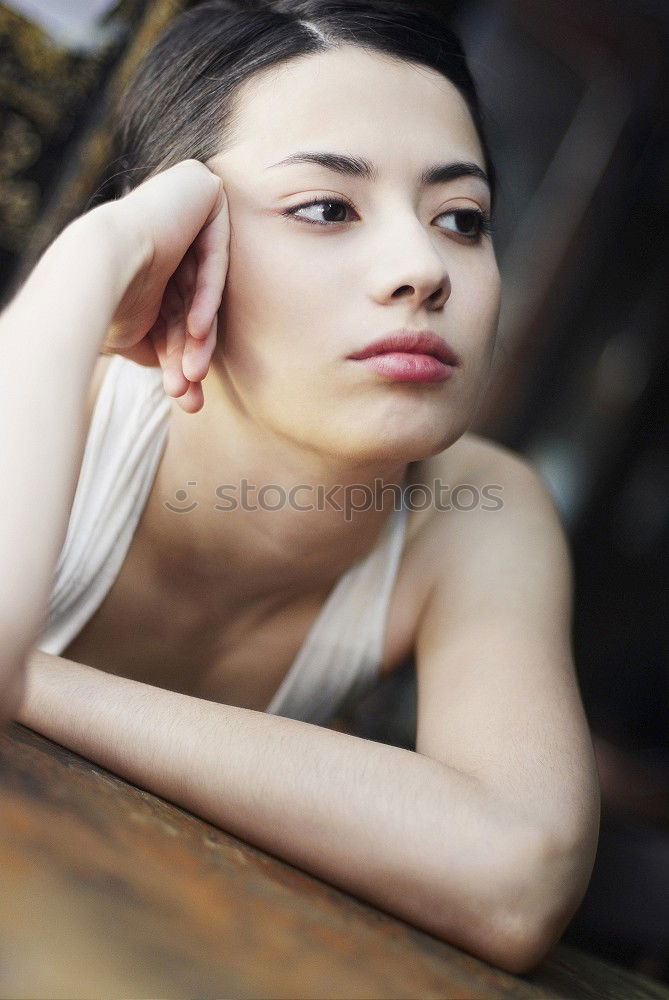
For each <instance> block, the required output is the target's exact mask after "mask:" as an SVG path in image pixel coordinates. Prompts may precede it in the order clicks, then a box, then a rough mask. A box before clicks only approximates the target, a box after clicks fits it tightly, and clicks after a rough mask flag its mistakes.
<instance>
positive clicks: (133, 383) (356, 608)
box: [36, 355, 407, 724]
mask: <svg viewBox="0 0 669 1000" xmlns="http://www.w3.org/2000/svg"><path fill="white" fill-rule="evenodd" d="M170 412H171V400H170V399H169V398H168V397H167V396H166V395H165V393H164V390H163V387H162V372H161V370H160V369H159V368H147V367H143V366H141V365H137V364H134V363H133V362H132V361H128V360H127V359H125V358H122V357H121V356H120V355H117V356H115V357H114V358H112V361H111V363H110V364H109V366H108V368H107V372H106V373H105V378H104V380H103V383H102V386H101V388H100V391H99V393H98V398H97V402H96V406H95V410H94V412H93V416H92V419H91V424H90V429H89V433H88V437H87V439H86V446H85V449H84V456H83V460H82V466H81V472H80V475H79V481H78V483H77V488H76V492H75V497H74V503H73V506H72V512H71V515H70V520H69V524H68V528H67V533H66V537H65V542H64V544H63V547H62V550H61V552H60V556H59V558H58V563H57V566H56V571H55V576H54V581H53V587H52V592H51V598H50V602H49V607H48V611H47V617H46V624H45V627H44V630H43V632H42V634H41V636H40V639H39V640H38V642H37V643H36V645H37V647H38V648H39V649H42V650H44V652H47V653H52V654H54V655H59V654H61V653H62V652H63V650H64V649H66V647H67V646H68V645H69V643H70V642H71V641H72V640H73V639H74V638H75V637H76V636H77V635H78V634H79V632H80V631H81V630H82V628H83V627H84V625H85V624H86V622H87V621H88V620H89V619H90V618H91V617H92V615H93V614H94V613H95V611H96V610H97V609H98V607H99V606H100V605H101V604H102V601H103V600H104V598H105V596H106V595H107V593H108V592H109V590H110V588H111V586H112V584H113V583H114V580H115V579H116V577H117V576H118V574H119V572H120V570H121V566H122V565H123V562H124V560H125V557H126V555H127V552H128V549H129V548H130V543H131V541H132V537H133V535H134V532H135V530H136V528H137V524H138V522H139V519H140V517H141V515H142V511H143V510H144V507H145V506H146V502H147V500H148V497H149V493H150V491H151V487H152V486H153V483H154V480H155V477H156V472H157V469H158V465H159V463H160V459H161V457H162V454H163V451H164V447H165V443H166V439H167V430H168V425H169V416H170ZM406 514H407V512H406V508H405V507H404V505H401V506H400V507H399V508H398V509H397V510H395V511H394V512H393V513H392V515H391V517H390V518H389V520H388V523H387V525H386V527H385V528H384V531H383V533H382V535H381V537H380V538H379V541H378V543H377V545H376V546H375V548H374V549H373V550H372V551H371V552H370V553H369V555H367V556H366V557H365V558H364V559H361V560H358V562H356V563H355V564H354V565H352V566H351V567H350V568H349V569H348V570H347V571H346V572H345V573H343V574H342V575H341V577H340V578H339V580H338V581H337V583H336V584H335V585H334V587H333V588H332V590H331V591H330V594H329V595H328V597H327V600H326V601H325V603H324V605H323V607H322V609H321V611H320V613H319V614H318V616H317V618H316V620H315V621H314V622H313V624H312V626H311V628H310V629H309V632H308V634H307V636H306V638H305V640H304V643H303V644H302V647H301V649H300V651H299V653H298V654H297V656H296V658H295V660H294V661H293V663H292V665H291V667H290V669H289V671H288V673H287V674H286V676H285V677H284V680H283V682H282V684H281V685H280V687H279V689H278V691H277V692H276V694H275V696H274V697H273V698H272V700H271V702H270V704H269V705H268V706H267V708H266V711H267V712H270V713H272V714H274V715H283V716H288V717H290V718H293V719H302V720H303V721H306V722H313V723H316V724H322V723H324V722H326V721H327V720H328V719H329V718H330V717H331V716H332V715H334V714H336V712H337V711H338V710H340V709H341V707H342V706H344V705H345V704H348V703H349V702H350V701H353V700H355V699H356V698H359V697H360V696H361V695H362V694H364V693H365V691H367V690H368V689H369V688H370V687H371V686H372V684H373V683H374V680H375V679H376V677H377V675H378V670H379V666H380V662H381V656H382V651H383V642H384V636H385V630H386V618H387V614H388V605H389V602H390V596H391V593H392V589H393V585H394V582H395V578H396V576H397V569H398V565H399V561H400V558H401V555H402V550H403V546H404V537H405V532H406Z"/></svg>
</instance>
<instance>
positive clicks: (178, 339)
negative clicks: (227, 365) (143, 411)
mask: <svg viewBox="0 0 669 1000" xmlns="http://www.w3.org/2000/svg"><path fill="white" fill-rule="evenodd" d="M160 313H161V316H162V318H163V320H164V324H165V351H164V360H163V386H164V389H165V392H166V393H167V394H168V395H169V396H177V397H178V396H183V394H184V393H185V392H186V391H187V389H188V381H189V380H188V379H187V378H186V376H185V375H184V373H183V368H182V362H183V349H184V344H185V341H186V326H185V315H184V305H183V300H182V298H181V295H180V294H179V291H178V288H177V285H176V282H175V281H173V280H172V279H170V281H169V282H168V283H167V287H166V288H165V292H164V295H163V300H162V303H161V306H160Z"/></svg>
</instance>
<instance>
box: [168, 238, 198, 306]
mask: <svg viewBox="0 0 669 1000" xmlns="http://www.w3.org/2000/svg"><path fill="white" fill-rule="evenodd" d="M173 280H174V281H175V283H176V286H177V289H178V291H179V294H180V295H181V300H182V302H183V304H184V311H185V313H186V314H188V312H189V311H190V307H191V306H192V304H193V296H194V295H195V284H196V281H197V259H196V257H195V251H194V250H193V248H192V247H189V249H188V250H187V251H186V253H185V254H184V257H183V259H182V261H181V263H180V264H179V266H178V268H177V269H176V271H175V272H174V275H173Z"/></svg>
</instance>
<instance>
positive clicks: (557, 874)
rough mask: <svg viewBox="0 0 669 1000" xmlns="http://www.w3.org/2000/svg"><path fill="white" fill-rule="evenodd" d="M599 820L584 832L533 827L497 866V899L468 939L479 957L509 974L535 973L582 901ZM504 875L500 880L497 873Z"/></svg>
mask: <svg viewBox="0 0 669 1000" xmlns="http://www.w3.org/2000/svg"><path fill="white" fill-rule="evenodd" d="M596 836H597V834H596V824H595V828H594V830H593V828H592V827H591V828H590V830H589V832H588V833H583V834H582V835H580V836H577V835H574V836H570V837H561V838H557V837H554V836H549V835H548V834H546V833H545V832H541V833H539V832H537V831H533V832H532V833H530V834H528V835H527V836H525V837H519V838H518V840H519V845H518V846H520V842H521V841H522V850H517V851H516V852H515V861H514V862H513V863H509V864H508V865H507V866H506V868H504V866H501V867H500V868H498V870H497V876H498V878H497V880H496V887H495V891H494V898H493V899H490V900H489V906H488V908H487V909H486V918H485V920H484V921H481V922H476V925H475V926H474V928H473V930H472V937H471V940H470V942H468V943H467V945H466V946H467V947H468V948H469V950H471V951H472V952H474V953H475V954H476V955H478V956H480V957H481V958H483V959H485V961H488V962H490V963H492V964H493V965H496V966H498V967H499V968H501V969H504V970H505V971H506V972H510V973H512V974H514V975H525V974H526V973H529V972H532V971H533V970H534V969H536V967H537V966H538V965H540V964H541V962H542V961H543V960H544V958H545V957H546V956H547V954H548V953H549V952H550V951H551V949H552V948H553V947H554V945H555V944H557V942H558V940H559V939H560V937H561V936H562V934H563V933H564V931H565V929H566V927H567V925H568V924H569V921H570V920H571V918H572V917H573V915H574V913H575V912H576V910H577V908H578V906H579V905H580V903H581V900H582V899H583V896H584V894H585V891H586V889H587V886H588V882H589V880H590V875H591V872H592V867H593V864H594V856H595V850H596ZM500 875H501V878H500V877H499V876H500Z"/></svg>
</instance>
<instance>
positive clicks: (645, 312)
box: [0, 0, 669, 982]
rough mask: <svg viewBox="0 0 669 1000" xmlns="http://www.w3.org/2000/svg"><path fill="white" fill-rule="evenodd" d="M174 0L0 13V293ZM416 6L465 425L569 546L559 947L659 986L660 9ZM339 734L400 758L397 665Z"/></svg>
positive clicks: (666, 936)
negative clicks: (476, 311)
mask: <svg viewBox="0 0 669 1000" xmlns="http://www.w3.org/2000/svg"><path fill="white" fill-rule="evenodd" d="M188 6H194V4H193V3H188V2H186V0H184V2H180V0H122V2H120V3H119V2H115V0H87V2H76V0H10V2H4V3H2V2H0V301H6V300H7V298H8V296H9V295H10V294H11V293H12V291H13V290H14V289H15V288H16V287H17V285H18V284H19V283H20V282H21V281H22V279H23V278H24V277H25V275H26V273H27V272H28V271H29V269H30V268H31V267H32V265H33V264H34V262H35V260H36V259H37V257H38V256H39V254H40V253H41V252H42V250H43V249H44V247H45V246H46V245H47V244H48V243H49V242H50V241H51V240H52V239H53V238H54V236H55V235H56V234H57V233H58V232H59V231H60V230H61V229H62V228H63V226H64V225H65V224H66V223H67V222H68V221H69V220H70V219H71V218H73V217H74V216H75V215H78V214H80V213H81V212H82V211H84V210H85V209H86V208H88V207H90V206H91V205H92V204H95V203H96V202H97V201H99V200H101V199H102V198H104V197H105V195H104V191H105V190H109V187H108V185H107V186H105V181H107V180H108V179H109V178H110V177H111V176H112V175H113V172H114V167H113V158H114V155H115V154H114V150H113V149H112V148H111V145H110V131H109V116H110V111H111V108H112V107H113V105H114V103H115V102H116V100H117V99H118V96H119V94H120V93H121V91H122V88H123V86H124V84H125V82H126V80H127V79H128V77H129V76H130V75H131V73H132V71H133V69H134V67H135V66H136V64H137V62H138V60H139V59H140V58H141V55H142V53H143V52H144V51H145V49H146V48H147V46H148V45H149V44H151V42H152V41H153V40H154V39H155V38H156V37H157V35H158V34H160V32H161V31H162V29H163V27H164V26H165V25H166V24H167V23H168V22H169V21H170V19H171V18H172V17H174V16H175V15H176V14H178V13H179V12H180V11H181V10H182V9H184V8H185V7H188ZM433 6H436V7H440V8H441V9H443V10H446V11H447V12H448V14H449V17H450V18H451V20H452V24H453V27H454V28H455V30H456V31H457V32H458V33H459V34H460V36H461V38H462V39H463V42H464V44H465V49H466V51H467V53H468V55H469V59H470V64H471V68H472V70H473V72H474V75H475V77H476V79H477V81H478V84H479V88H480V93H481V97H482V101H483V105H484V108H485V110H486V117H487V123H488V132H489V135H490V140H491V147H492V151H493V156H494V159H495V161H496V166H497V169H498V172H499V176H500V185H499V196H498V204H497V209H496V219H495V240H496V245H497V252H498V256H499V261H500V266H501V270H502V274H503V277H504V282H505V300H504V308H503V314H502V320H501V327H500V345H501V346H500V352H499V360H498V368H497V375H496V378H495V380H494V381H493V384H492V385H491V389H490V392H489V394H488V397H487V399H486V401H485V404H484V407H483V409H482V411H481V413H480V416H479V421H478V425H477V428H476V429H477V430H479V431H480V432H481V433H483V434H486V435H488V436H490V437H492V438H494V439H496V440H498V441H501V442H502V443H504V444H506V445H508V446H510V447H512V448H515V449H517V450H519V451H521V452H523V453H524V454H526V455H527V456H528V457H529V458H530V459H531V460H532V462H533V463H534V464H535V466H536V467H537V469H538V470H539V472H540V473H541V475H542V476H543V477H544V479H545V481H546V483H547V485H548V486H549V488H550V489H551V491H552V493H553V496H554V498H555V501H556V504H557V506H558V508H559V510H560V512H561V514H562V517H563V519H564V523H565V525H566V527H567V530H568V533H569V535H570V539H571V544H572V551H573V559H574V570H575V581H576V593H575V605H574V650H575V657H576V663H577V668H578V673H579V679H580V684H581V690H582V693H583V698H584V701H585V705H586V710H587V713H588V717H589V720H590V724H591V727H592V732H593V738H594V742H595V747H596V752H597V759H598V766H599V770H600V776H601V780H602V788H603V823H602V836H601V842H600V848H599V853H598V858H597V864H596V867H595V872H594V876H593V879H592V883H591V886H590V889H589V891H588V894H587V896H586V899H585V901H584V903H583V905H582V907H581V909H580V910H579V913H578V914H577V916H576V918H575V920H574V921H573V923H572V925H571V927H570V929H569V930H568V932H567V935H566V940H567V941H569V942H570V943H573V944H576V945H578V946H579V947H581V948H584V949H585V950H587V951H591V952H593V953H596V954H599V955H603V956H604V957H608V958H611V959H613V960H615V961H616V962H618V963H620V964H623V965H627V966H629V967H631V968H635V969H637V970H639V971H642V972H645V973H646V974H648V975H651V976H653V977H655V978H657V979H660V980H663V981H665V982H669V406H668V405H667V403H668V393H669V382H668V378H667V374H668V364H669V330H668V326H669V324H668V321H669V293H668V286H669V269H668V266H667V265H668V262H669V115H668V110H669V101H668V100H667V97H668V96H669V93H668V92H669V3H667V2H666V0H541V2H539V0H508V2H506V3H504V2H500V0H457V2H453V3H450V2H449V3H448V4H446V3H441V4H440V3H439V2H438V0H434V3H433ZM110 164H111V166H110ZM345 722H346V725H348V726H349V727H350V728H351V729H352V730H353V731H356V732H358V733H359V734H361V735H366V736H368V737H369V738H374V739H379V740H382V741H385V742H389V743H395V744H397V745H400V746H407V747H413V746H414V745H415V675H414V670H413V664H412V662H410V661H408V662H407V663H406V664H405V665H404V667H403V668H402V669H401V670H399V671H398V672H396V673H395V674H393V675H391V677H389V678H388V679H387V680H386V681H384V682H383V683H382V684H381V685H379V687H378V688H377V689H376V690H375V691H373V692H372V693H371V694H370V695H368V696H367V697H366V698H365V699H364V700H363V701H362V702H360V703H358V704H357V705H355V706H352V707H351V708H350V710H349V712H348V714H347V716H346V719H345Z"/></svg>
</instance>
